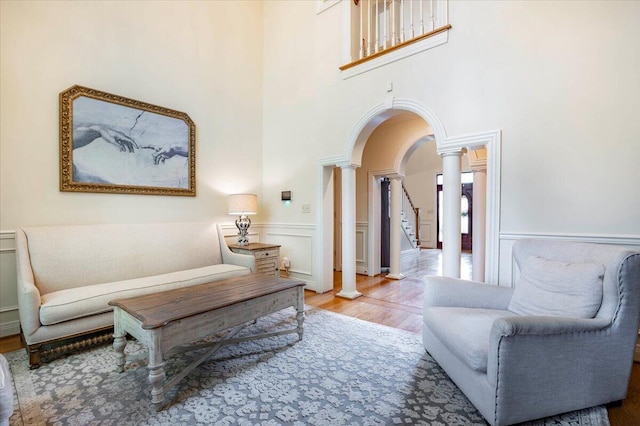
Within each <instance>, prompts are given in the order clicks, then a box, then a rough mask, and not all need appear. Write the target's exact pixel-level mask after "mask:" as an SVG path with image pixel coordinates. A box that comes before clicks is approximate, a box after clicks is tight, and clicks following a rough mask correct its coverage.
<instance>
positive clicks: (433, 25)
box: [430, 0, 436, 31]
mask: <svg viewBox="0 0 640 426" xmlns="http://www.w3.org/2000/svg"><path fill="white" fill-rule="evenodd" d="M433 1H434V0H431V1H430V3H431V31H433V30H435V29H436V18H435V15H434V13H433V9H434V6H435V5H434V4H433Z"/></svg>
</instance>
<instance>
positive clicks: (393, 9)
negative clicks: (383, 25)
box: [391, 0, 396, 46]
mask: <svg viewBox="0 0 640 426" xmlns="http://www.w3.org/2000/svg"><path fill="white" fill-rule="evenodd" d="M391 45H392V46H395V45H396V0H392V1H391Z"/></svg>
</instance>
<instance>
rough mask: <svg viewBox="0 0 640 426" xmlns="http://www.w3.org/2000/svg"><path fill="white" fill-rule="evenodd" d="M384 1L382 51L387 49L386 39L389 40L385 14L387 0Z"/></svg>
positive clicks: (387, 20)
mask: <svg viewBox="0 0 640 426" xmlns="http://www.w3.org/2000/svg"><path fill="white" fill-rule="evenodd" d="M383 1H384V44H383V46H384V47H383V49H386V48H387V39H388V38H389V15H388V14H387V0H383Z"/></svg>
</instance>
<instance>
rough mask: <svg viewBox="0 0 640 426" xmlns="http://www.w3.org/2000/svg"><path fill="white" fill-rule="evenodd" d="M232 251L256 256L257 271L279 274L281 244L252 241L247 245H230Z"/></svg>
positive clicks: (275, 275)
mask: <svg viewBox="0 0 640 426" xmlns="http://www.w3.org/2000/svg"><path fill="white" fill-rule="evenodd" d="M229 248H230V249H231V251H232V252H234V253H239V254H249V255H253V256H254V257H255V258H256V272H263V273H267V274H272V275H273V276H274V277H277V276H279V275H280V274H279V271H278V262H279V259H280V246H279V245H275V244H262V243H250V244H247V245H246V246H239V245H237V244H232V245H230V246H229Z"/></svg>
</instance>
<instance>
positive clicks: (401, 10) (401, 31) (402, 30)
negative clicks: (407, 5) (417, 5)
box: [400, 0, 404, 43]
mask: <svg viewBox="0 0 640 426" xmlns="http://www.w3.org/2000/svg"><path fill="white" fill-rule="evenodd" d="M400 42H401V43H402V42H404V0H400Z"/></svg>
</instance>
